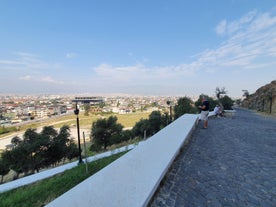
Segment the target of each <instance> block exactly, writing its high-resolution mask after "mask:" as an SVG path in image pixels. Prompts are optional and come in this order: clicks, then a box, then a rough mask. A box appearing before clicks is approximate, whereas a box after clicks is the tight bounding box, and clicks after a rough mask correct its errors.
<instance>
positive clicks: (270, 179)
mask: <svg viewBox="0 0 276 207" xmlns="http://www.w3.org/2000/svg"><path fill="white" fill-rule="evenodd" d="M149 206H151V207H155V206H158V207H167V206H168V207H173V206H176V207H185V206H187V207H193V206H196V207H198V206H199V207H201V206H202V207H204V206H207V207H209V206H213V207H220V206H223V207H228V206H229V207H230V206H235V207H236V206H237V207H243V206H248V207H249V206H250V207H255V206H258V207H259V206H260V207H276V119H275V118H269V117H264V116H260V115H257V114H256V113H254V112H251V111H247V110H242V109H237V112H236V115H235V116H234V117H225V118H211V119H209V128H208V129H202V123H199V125H198V126H197V128H196V130H195V131H194V133H193V135H192V138H191V141H190V143H189V144H188V146H187V147H186V149H185V150H183V152H182V153H180V155H179V156H178V158H177V159H176V160H175V162H174V163H173V165H172V168H171V170H170V171H169V172H168V173H167V175H166V176H165V178H164V180H163V181H162V184H161V186H160V188H159V190H158V192H157V193H156V195H155V196H154V199H153V200H152V202H151V203H150V205H149Z"/></svg>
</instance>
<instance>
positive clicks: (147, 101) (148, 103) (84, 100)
mask: <svg viewBox="0 0 276 207" xmlns="http://www.w3.org/2000/svg"><path fill="white" fill-rule="evenodd" d="M179 98H180V97H174V96H172V97H168V96H167V97H166V96H106V97H104V96H74V95H0V126H10V125H20V124H21V123H25V122H28V121H32V120H43V119H47V118H50V117H53V116H62V115H65V114H73V113H74V109H75V106H76V103H77V104H78V107H79V108H80V110H83V107H82V106H83V105H84V104H90V106H91V108H90V111H91V113H118V114H126V113H135V112H139V111H153V110H160V109H164V108H165V109H166V108H168V107H169V105H170V106H172V105H174V104H176V103H177V100H178V99H179ZM190 98H191V99H192V100H197V99H198V96H197V97H190Z"/></svg>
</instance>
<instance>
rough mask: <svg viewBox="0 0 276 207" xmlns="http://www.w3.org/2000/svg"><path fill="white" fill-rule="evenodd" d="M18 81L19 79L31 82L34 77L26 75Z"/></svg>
mask: <svg viewBox="0 0 276 207" xmlns="http://www.w3.org/2000/svg"><path fill="white" fill-rule="evenodd" d="M18 79H19V80H31V79H32V76H30V75H25V76H22V77H19V78H18Z"/></svg>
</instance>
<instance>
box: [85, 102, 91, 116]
mask: <svg viewBox="0 0 276 207" xmlns="http://www.w3.org/2000/svg"><path fill="white" fill-rule="evenodd" d="M89 111H90V103H85V104H84V116H89Z"/></svg>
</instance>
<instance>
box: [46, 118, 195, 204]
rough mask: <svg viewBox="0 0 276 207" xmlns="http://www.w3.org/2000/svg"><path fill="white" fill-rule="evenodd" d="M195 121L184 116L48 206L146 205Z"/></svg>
mask: <svg viewBox="0 0 276 207" xmlns="http://www.w3.org/2000/svg"><path fill="white" fill-rule="evenodd" d="M197 120H198V115H192V114H185V115H183V116H182V117H180V118H178V119H177V120H175V121H174V122H173V123H171V124H170V125H168V126H167V127H165V128H164V129H162V130H161V131H159V132H158V133H156V134H155V135H154V136H152V137H151V138H149V139H148V140H147V141H145V142H143V143H141V144H139V145H138V146H137V147H136V148H134V149H133V150H131V151H130V152H128V153H127V154H125V155H124V156H122V157H121V158H119V159H118V160H116V161H115V162H113V163H111V164H110V165H108V166H107V167H105V168H104V169H102V170H101V171H99V172H98V173H96V174H95V175H93V176H91V177H89V178H88V179H86V180H85V181H83V182H82V183H80V184H78V185H77V186H75V187H74V188H72V189H71V190H69V191H67V192H66V193H65V194H63V195H62V196H60V197H58V198H57V199H55V200H54V201H52V202H51V203H49V204H48V205H47V206H48V207H60V206H67V207H73V206H76V207H77V206H82V207H88V206H89V207H90V206H96V207H98V206H99V207H112V206H116V207H117V206H120V207H129V206H131V207H136V206H137V207H141V206H146V205H147V204H148V203H149V201H150V199H151V197H152V196H153V194H154V193H155V191H156V189H157V188H158V186H159V184H160V182H161V180H162V179H163V177H164V176H165V174H166V172H167V170H168V169H169V167H170V166H171V164H172V162H173V161H174V159H175V157H176V156H177V155H178V153H179V151H180V149H181V148H182V146H183V144H184V142H185V141H186V140H187V139H188V137H189V136H190V134H191V132H192V131H193V129H194V127H195V125H196V123H197Z"/></svg>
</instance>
